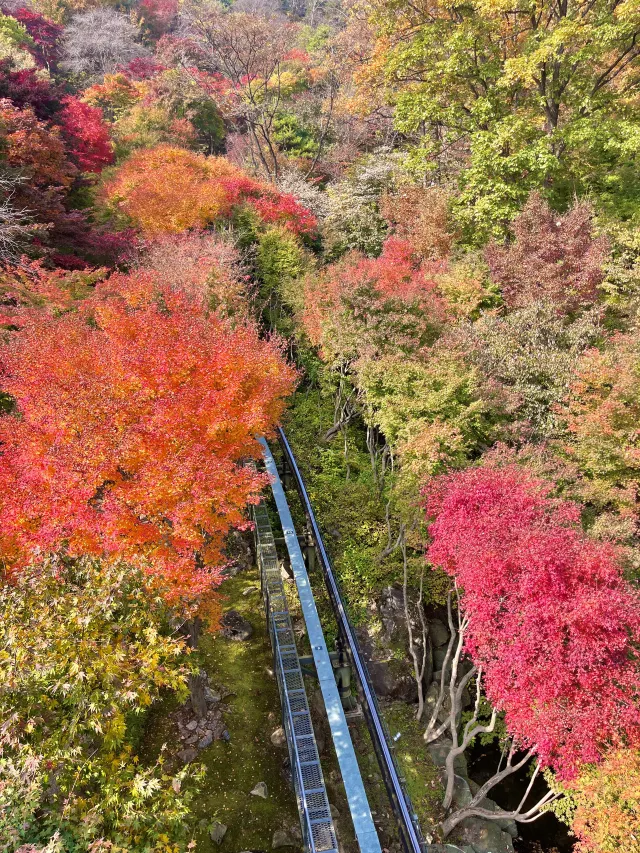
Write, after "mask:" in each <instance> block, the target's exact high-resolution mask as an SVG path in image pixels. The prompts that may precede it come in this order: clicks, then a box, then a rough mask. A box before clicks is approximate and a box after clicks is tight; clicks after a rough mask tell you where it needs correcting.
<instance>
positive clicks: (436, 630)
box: [429, 619, 449, 649]
mask: <svg viewBox="0 0 640 853" xmlns="http://www.w3.org/2000/svg"><path fill="white" fill-rule="evenodd" d="M429 636H430V637H431V642H432V643H433V647H434V648H435V649H438V648H440V646H446V645H447V643H448V642H449V629H448V628H447V626H446V625H445V624H444V622H441V621H440V619H429Z"/></svg>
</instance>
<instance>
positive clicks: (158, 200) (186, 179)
mask: <svg viewBox="0 0 640 853" xmlns="http://www.w3.org/2000/svg"><path fill="white" fill-rule="evenodd" d="M106 195H107V198H108V199H109V202H110V203H111V204H112V205H114V206H115V207H116V208H117V209H118V210H120V211H122V212H123V213H125V214H126V215H127V216H128V217H129V218H130V219H131V220H132V221H133V222H134V223H135V224H136V225H138V226H139V227H140V228H141V229H142V231H143V232H144V233H145V234H149V235H156V234H162V233H179V232H181V231H185V230H188V229H190V228H204V227H206V226H207V225H211V224H214V223H216V222H219V221H222V220H225V219H229V218H230V217H231V216H232V215H233V213H234V211H235V210H237V208H238V207H239V206H240V205H242V204H246V205H247V206H248V207H250V208H253V209H254V210H255V211H256V213H257V214H258V217H259V218H260V219H262V220H263V221H264V222H269V223H280V224H282V225H283V226H284V227H286V228H289V229H290V230H291V231H293V232H294V233H296V234H309V233H312V232H313V231H314V229H315V226H316V220H315V217H314V216H313V214H311V213H310V212H309V211H308V210H306V209H305V208H304V207H302V205H300V204H299V202H297V201H296V200H295V199H294V198H293V197H292V196H289V195H286V194H282V193H279V192H278V191H277V190H276V189H274V188H273V187H270V186H268V185H265V184H262V183H261V182H260V181H258V180H256V179H255V178H250V177H249V176H248V175H246V174H245V173H244V172H243V171H242V170H241V169H239V168H238V167H237V166H234V165H233V164H232V163H230V162H229V161H228V160H226V159H224V158H223V157H203V156H201V155H199V154H194V153H192V152H190V151H185V150H184V149H182V148H172V147H170V146H168V145H159V146H157V147H156V148H152V149H146V150H142V151H139V152H136V153H135V154H133V155H132V156H131V157H130V158H129V159H128V160H127V161H126V162H125V163H124V164H123V165H122V166H121V167H120V168H119V169H118V171H117V173H116V175H115V176H114V178H113V180H112V181H110V182H109V183H108V184H107V186H106Z"/></svg>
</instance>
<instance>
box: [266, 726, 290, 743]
mask: <svg viewBox="0 0 640 853" xmlns="http://www.w3.org/2000/svg"><path fill="white" fill-rule="evenodd" d="M270 740H271V743H272V744H273V745H274V746H286V744H287V736H286V735H285V733H284V729H283V728H282V726H278V728H277V729H276V730H275V731H273V732H271V738H270Z"/></svg>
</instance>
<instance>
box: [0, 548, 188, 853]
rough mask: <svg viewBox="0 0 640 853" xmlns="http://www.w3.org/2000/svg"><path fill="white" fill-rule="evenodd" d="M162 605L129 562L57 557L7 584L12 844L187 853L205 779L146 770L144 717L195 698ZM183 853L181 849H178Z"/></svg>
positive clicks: (0, 620) (2, 667)
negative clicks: (166, 696) (136, 739)
mask: <svg viewBox="0 0 640 853" xmlns="http://www.w3.org/2000/svg"><path fill="white" fill-rule="evenodd" d="M166 619H167V614H166V612H165V610H164V609H163V607H162V605H161V603H160V602H159V601H157V600H153V599H150V598H149V596H148V594H147V592H146V590H145V585H144V581H143V578H142V575H141V574H140V573H139V572H137V571H134V570H133V569H132V568H131V567H130V566H126V565H124V564H122V563H117V562H116V563H101V562H99V561H98V560H94V559H89V558H82V559H79V560H66V559H64V558H54V559H51V560H47V561H46V562H44V563H42V564H40V565H34V566H31V567H29V568H28V569H25V571H24V572H22V573H21V574H20V575H19V577H16V578H15V580H14V582H13V583H11V584H8V585H6V586H4V587H3V588H2V589H0V684H1V685H2V688H1V689H0V719H1V720H2V726H1V728H0V837H1V838H2V840H3V842H6V841H8V842H10V844H12V845H14V846H11V847H10V848H3V847H2V846H1V845H0V849H2V850H5V849H11V850H13V849H15V848H16V847H18V846H19V845H20V843H24V844H36V843H47V842H48V841H49V840H50V839H51V838H52V837H55V834H56V833H59V838H60V839H61V849H62V850H64V851H67V850H68V851H73V852H74V853H75V852H76V851H85V850H87V849H88V848H89V846H90V844H91V842H92V841H95V840H98V839H104V840H109V841H111V842H113V843H114V844H116V845H121V846H122V847H123V848H124V849H126V850H127V851H130V853H133V851H136V852H137V851H139V853H142V851H147V850H149V849H165V848H164V845H165V844H167V845H168V844H169V843H170V842H172V843H175V844H177V845H178V849H180V850H181V849H184V844H186V842H187V841H188V839H187V838H185V832H186V826H187V823H186V819H187V816H188V803H189V798H190V796H191V795H190V794H189V793H187V794H184V793H181V790H182V785H183V783H184V782H185V781H186V780H187V779H188V778H189V777H191V776H193V775H194V772H193V771H191V770H183V771H180V772H179V773H176V774H175V775H170V774H169V773H168V772H166V771H165V770H164V768H163V761H162V760H161V761H159V762H158V763H157V764H156V765H155V766H152V767H143V766H141V765H140V764H139V763H138V759H137V758H136V756H135V755H134V753H133V749H132V731H133V729H134V721H135V720H136V719H141V715H142V714H143V712H144V711H145V709H148V708H149V707H150V705H151V704H152V703H153V701H154V700H155V699H156V698H157V697H158V696H159V694H160V691H162V690H169V691H174V692H175V693H176V694H177V695H178V697H179V698H181V699H184V698H185V696H186V693H187V688H186V681H187V677H188V674H189V672H190V666H189V663H188V661H187V659H186V649H185V644H184V642H183V641H182V640H180V639H177V638H175V637H173V636H171V632H170V630H169V628H168V624H167V621H166ZM172 849H173V848H172Z"/></svg>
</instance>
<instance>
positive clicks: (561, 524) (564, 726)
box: [426, 466, 640, 778]
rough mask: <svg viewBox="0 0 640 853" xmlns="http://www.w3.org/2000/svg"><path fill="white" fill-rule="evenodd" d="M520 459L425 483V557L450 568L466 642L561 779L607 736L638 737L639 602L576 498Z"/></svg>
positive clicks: (488, 686) (525, 736)
mask: <svg viewBox="0 0 640 853" xmlns="http://www.w3.org/2000/svg"><path fill="white" fill-rule="evenodd" d="M550 491H551V486H550V485H549V484H548V483H545V482H543V481H542V480H538V479H535V478H533V477H531V476H529V475H528V474H527V473H526V472H525V471H523V470H522V469H521V468H518V467H517V466H507V467H505V468H494V467H492V466H488V467H485V468H472V469H468V470H466V471H462V472H458V473H455V474H452V475H447V476H444V477H442V478H437V479H436V480H434V481H433V482H432V483H431V484H430V485H429V486H428V487H427V489H426V497H427V504H426V506H427V514H428V516H429V517H430V518H432V519H434V520H433V521H432V523H431V526H430V529H429V532H430V535H431V537H432V541H431V544H430V546H429V548H428V552H427V556H428V559H429V561H430V562H431V563H432V564H434V565H436V566H439V567H441V568H442V569H444V570H445V571H446V572H448V573H449V574H450V575H451V576H453V577H455V579H456V581H457V583H458V584H459V585H460V586H461V587H462V590H463V595H462V607H463V609H464V613H465V615H466V616H467V617H468V619H469V628H468V634H467V640H466V648H467V651H468V653H469V654H470V656H471V658H472V660H473V662H474V663H475V664H476V665H477V666H478V667H482V669H483V672H484V682H485V690H486V694H487V697H488V698H489V700H490V702H491V703H492V704H493V705H494V707H497V708H498V709H499V710H502V711H504V713H505V722H506V726H507V729H508V731H509V732H510V733H511V734H512V735H513V736H514V737H515V739H516V742H517V743H518V744H519V745H520V746H521V747H523V748H527V749H533V750H534V751H535V752H536V753H537V754H538V757H539V758H540V760H541V761H542V763H543V765H547V766H552V767H554V768H555V769H556V770H557V771H558V772H559V774H560V775H561V776H562V777H564V778H571V777H573V776H574V775H575V774H576V772H578V770H579V767H580V766H581V765H582V764H585V763H596V762H598V761H599V760H600V758H601V755H602V750H603V748H604V747H605V745H606V744H607V743H608V742H610V740H611V738H612V737H614V736H615V735H619V736H620V737H622V738H624V740H625V742H626V743H628V744H634V743H635V744H637V743H638V742H639V739H640V667H639V665H638V659H637V649H638V647H639V645H640V607H639V604H640V602H639V601H638V596H637V594H636V593H635V591H633V590H632V589H631V588H630V587H629V586H628V584H627V583H626V582H625V580H624V579H623V577H622V571H621V568H620V563H619V561H618V559H617V554H616V552H615V550H614V549H613V548H612V547H610V546H609V545H606V544H603V543H600V542H596V541H594V540H591V539H589V538H588V537H587V536H586V535H585V534H584V533H583V532H582V529H581V527H580V524H579V510H578V507H577V505H575V504H573V503H569V502H567V501H561V500H557V499H555V498H553V497H552V496H551V494H550Z"/></svg>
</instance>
